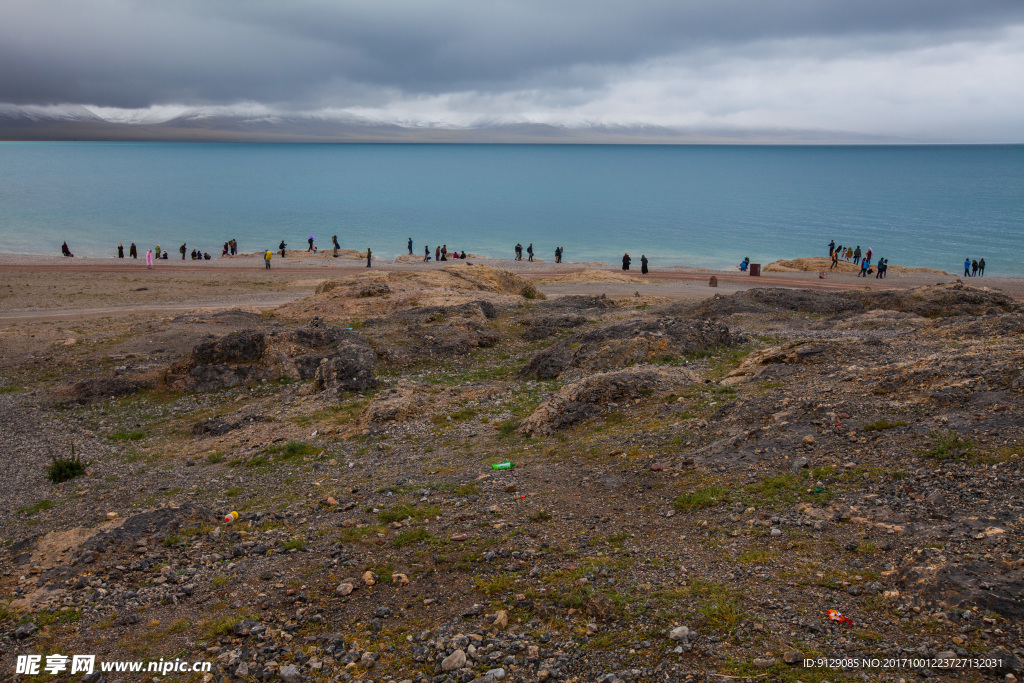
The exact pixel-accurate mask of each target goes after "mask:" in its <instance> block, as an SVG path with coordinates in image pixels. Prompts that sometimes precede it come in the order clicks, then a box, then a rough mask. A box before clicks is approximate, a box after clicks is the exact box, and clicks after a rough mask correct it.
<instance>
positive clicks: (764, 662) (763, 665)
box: [754, 657, 775, 669]
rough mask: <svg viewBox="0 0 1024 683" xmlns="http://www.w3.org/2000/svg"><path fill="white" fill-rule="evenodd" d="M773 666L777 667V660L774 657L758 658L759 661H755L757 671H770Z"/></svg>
mask: <svg viewBox="0 0 1024 683" xmlns="http://www.w3.org/2000/svg"><path fill="white" fill-rule="evenodd" d="M773 666H775V658H774V657H770V658H765V657H758V658H757V659H755V660H754V668H755V669H770V668H772V667H773Z"/></svg>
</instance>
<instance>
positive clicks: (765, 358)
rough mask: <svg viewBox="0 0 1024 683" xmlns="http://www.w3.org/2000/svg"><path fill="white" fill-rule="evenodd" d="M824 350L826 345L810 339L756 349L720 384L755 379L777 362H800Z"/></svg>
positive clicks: (726, 384) (818, 354)
mask: <svg viewBox="0 0 1024 683" xmlns="http://www.w3.org/2000/svg"><path fill="white" fill-rule="evenodd" d="M825 351H826V346H823V345H822V344H818V343H815V342H811V341H796V342H790V343H788V344H784V345H782V346H773V347H772V348H770V349H763V350H761V351H756V352H754V353H752V354H750V355H749V356H747V357H746V358H744V359H743V362H742V363H740V364H739V366H738V367H737V368H736V369H735V370H733V371H732V372H730V373H729V374H727V375H726V376H725V377H724V378H723V379H722V381H721V384H723V385H725V386H730V385H732V384H739V383H740V382H747V381H750V380H752V379H756V378H757V377H758V376H760V375H761V373H763V372H764V370H765V369H766V368H767V367H768V366H770V365H773V364H778V363H802V362H807V361H811V360H813V359H815V358H818V357H819V356H820V355H821V354H823V353H824V352H825Z"/></svg>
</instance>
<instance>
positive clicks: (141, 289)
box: [0, 252, 1024, 325]
mask: <svg viewBox="0 0 1024 683" xmlns="http://www.w3.org/2000/svg"><path fill="white" fill-rule="evenodd" d="M352 253H354V252H352ZM258 256H259V255H256V254H253V255H238V256H235V257H225V258H218V259H214V260H211V261H203V262H198V263H196V262H193V261H191V260H186V261H184V262H183V261H181V259H168V260H167V261H161V262H160V263H159V264H158V265H156V267H155V268H153V269H152V270H149V269H148V268H146V266H145V262H144V261H142V260H141V259H140V260H138V261H136V260H133V259H124V260H123V261H122V260H120V259H116V258H88V257H75V258H65V257H63V256H51V255H23V254H8V253H0V273H4V274H5V275H6V277H5V284H6V285H7V286H6V287H0V324H2V323H7V324H9V325H10V324H15V323H17V322H19V321H31V320H36V321H41V320H49V321H53V322H60V321H65V322H66V321H68V320H73V319H77V318H81V319H87V318H88V319H102V318H109V317H124V316H139V315H142V316H154V315H155V316H157V317H159V316H162V315H170V314H176V313H181V312H187V311H193V310H197V309H204V310H225V309H231V308H247V309H252V310H254V311H256V310H269V309H273V308H277V307H278V306H281V305H284V304H287V303H290V302H292V301H295V300H298V299H302V298H305V297H308V296H311V295H312V294H313V293H314V292H315V291H316V288H317V286H318V285H319V284H321V283H322V282H324V281H326V280H330V279H335V278H341V277H346V276H353V275H362V274H366V273H371V272H392V273H424V272H430V271H436V270H438V268H439V267H440V268H445V267H450V266H454V267H460V265H461V264H462V263H463V262H462V261H461V260H456V261H447V262H442V263H440V264H438V263H436V262H433V261H431V262H429V263H424V262H422V261H415V262H412V263H396V262H394V261H389V260H383V259H382V260H376V259H375V260H374V263H373V267H372V269H367V268H366V267H365V261H364V260H362V259H357V258H338V259H334V258H332V257H330V255H329V253H328V255H327V256H323V255H317V256H315V257H314V256H312V255H311V254H310V255H306V254H305V252H300V253H298V254H289V256H288V257H286V258H284V259H281V258H280V257H277V258H275V259H274V260H273V261H272V262H271V266H272V267H271V270H269V271H268V270H266V269H265V268H264V267H263V262H262V259H261V258H258ZM466 264H467V265H469V267H472V265H481V266H493V267H497V268H502V269H505V270H508V271H510V272H513V273H515V274H516V275H519V276H521V277H523V278H526V279H528V280H530V281H532V282H534V283H535V285H536V286H537V287H538V289H540V290H541V291H542V292H544V294H545V295H546V296H548V297H549V298H557V297H561V296H572V295H584V296H600V295H606V296H608V297H611V298H623V297H636V296H640V297H643V298H644V300H648V301H656V300H657V301H683V300H685V301H698V300H703V299H707V298H709V297H711V296H714V295H715V294H721V295H727V294H732V293H734V292H738V291H745V290H748V289H754V288H766V287H779V288H787V289H811V290H819V291H843V290H851V289H863V288H869V289H901V290H906V289H913V288H916V287H921V286H924V285H935V284H941V283H952V282H955V281H956V280H958V279H960V280H962V281H963V282H964V283H965V284H968V285H969V286H972V287H977V288H989V289H996V290H999V291H1002V292H1004V293H1005V294H1007V295H1009V296H1010V297H1012V298H1014V299H1016V300H1018V301H1022V302H1024V278H1020V277H1010V278H1008V277H991V276H987V277H978V278H962V277H958V276H956V275H945V274H937V273H934V272H902V273H897V272H892V271H890V274H889V277H888V278H886V279H884V280H879V279H877V278H873V277H869V278H859V277H857V276H856V275H855V274H852V273H831V274H829V275H828V276H827V277H826V278H825V279H819V277H818V273H817V272H801V271H785V272H779V271H765V270H764V269H762V272H761V275H760V276H758V277H753V276H750V275H749V274H748V273H740V272H739V270H738V269H732V270H718V271H715V270H708V269H703V268H695V267H688V266H681V265H676V266H671V267H663V268H657V267H656V268H653V269H652V270H651V272H650V273H649V274H647V275H642V274H641V273H640V271H639V270H630V271H628V272H624V271H622V270H621V269H620V268H617V267H615V266H614V265H610V264H603V263H594V262H585V263H579V262H567V263H561V264H555V263H551V262H547V263H545V262H542V261H534V262H532V263H531V262H529V261H514V260H512V259H488V258H477V257H472V258H467V259H466ZM461 267H466V266H465V265H462V266H461ZM55 273H59V274H60V275H59V276H57V277H54V274H55ZM711 276H714V277H715V278H716V279H717V281H718V286H717V287H710V286H709V280H710V278H711Z"/></svg>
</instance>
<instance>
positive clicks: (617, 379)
mask: <svg viewBox="0 0 1024 683" xmlns="http://www.w3.org/2000/svg"><path fill="white" fill-rule="evenodd" d="M701 381H702V380H701V379H700V377H699V376H698V375H696V374H695V373H694V372H691V371H690V370H687V369H686V368H677V367H661V366H650V365H647V366H640V367H635V368H627V369H625V370H615V371H613V372H603V373H599V374H596V375H591V376H589V377H586V378H584V379H581V380H579V381H576V382H573V383H572V384H568V385H566V386H564V387H562V388H561V389H559V390H558V391H557V392H555V393H554V394H553V395H552V396H551V397H550V398H548V399H547V400H545V401H544V402H543V403H541V404H540V405H539V406H537V409H536V410H534V411H533V413H532V414H531V415H530V416H529V417H527V418H526V419H525V420H523V421H522V423H521V424H520V425H519V427H518V429H517V431H519V432H520V433H522V434H530V435H544V434H552V433H554V432H555V431H556V430H558V429H563V428H565V427H568V426H571V425H573V424H576V423H578V422H581V421H583V420H585V419H587V418H589V417H591V416H593V415H596V414H598V413H600V412H601V410H602V409H603V408H604V407H605V406H607V404H609V403H617V402H619V401H623V400H629V399H634V398H637V397H639V396H657V395H665V394H668V393H670V392H673V391H678V390H679V388H680V387H684V386H688V385H690V384H694V383H699V382H701Z"/></svg>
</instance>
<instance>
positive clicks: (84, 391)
mask: <svg viewBox="0 0 1024 683" xmlns="http://www.w3.org/2000/svg"><path fill="white" fill-rule="evenodd" d="M152 388H153V383H152V382H151V381H148V380H140V379H128V378H126V377H93V378H90V379H83V380H81V381H78V382H75V383H74V384H73V385H71V388H70V389H69V390H68V396H69V398H70V401H69V402H77V403H87V402H89V401H94V400H100V399H104V398H111V397H115V396H127V395H129V394H134V393H135V392H137V391H140V390H142V389H152Z"/></svg>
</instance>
